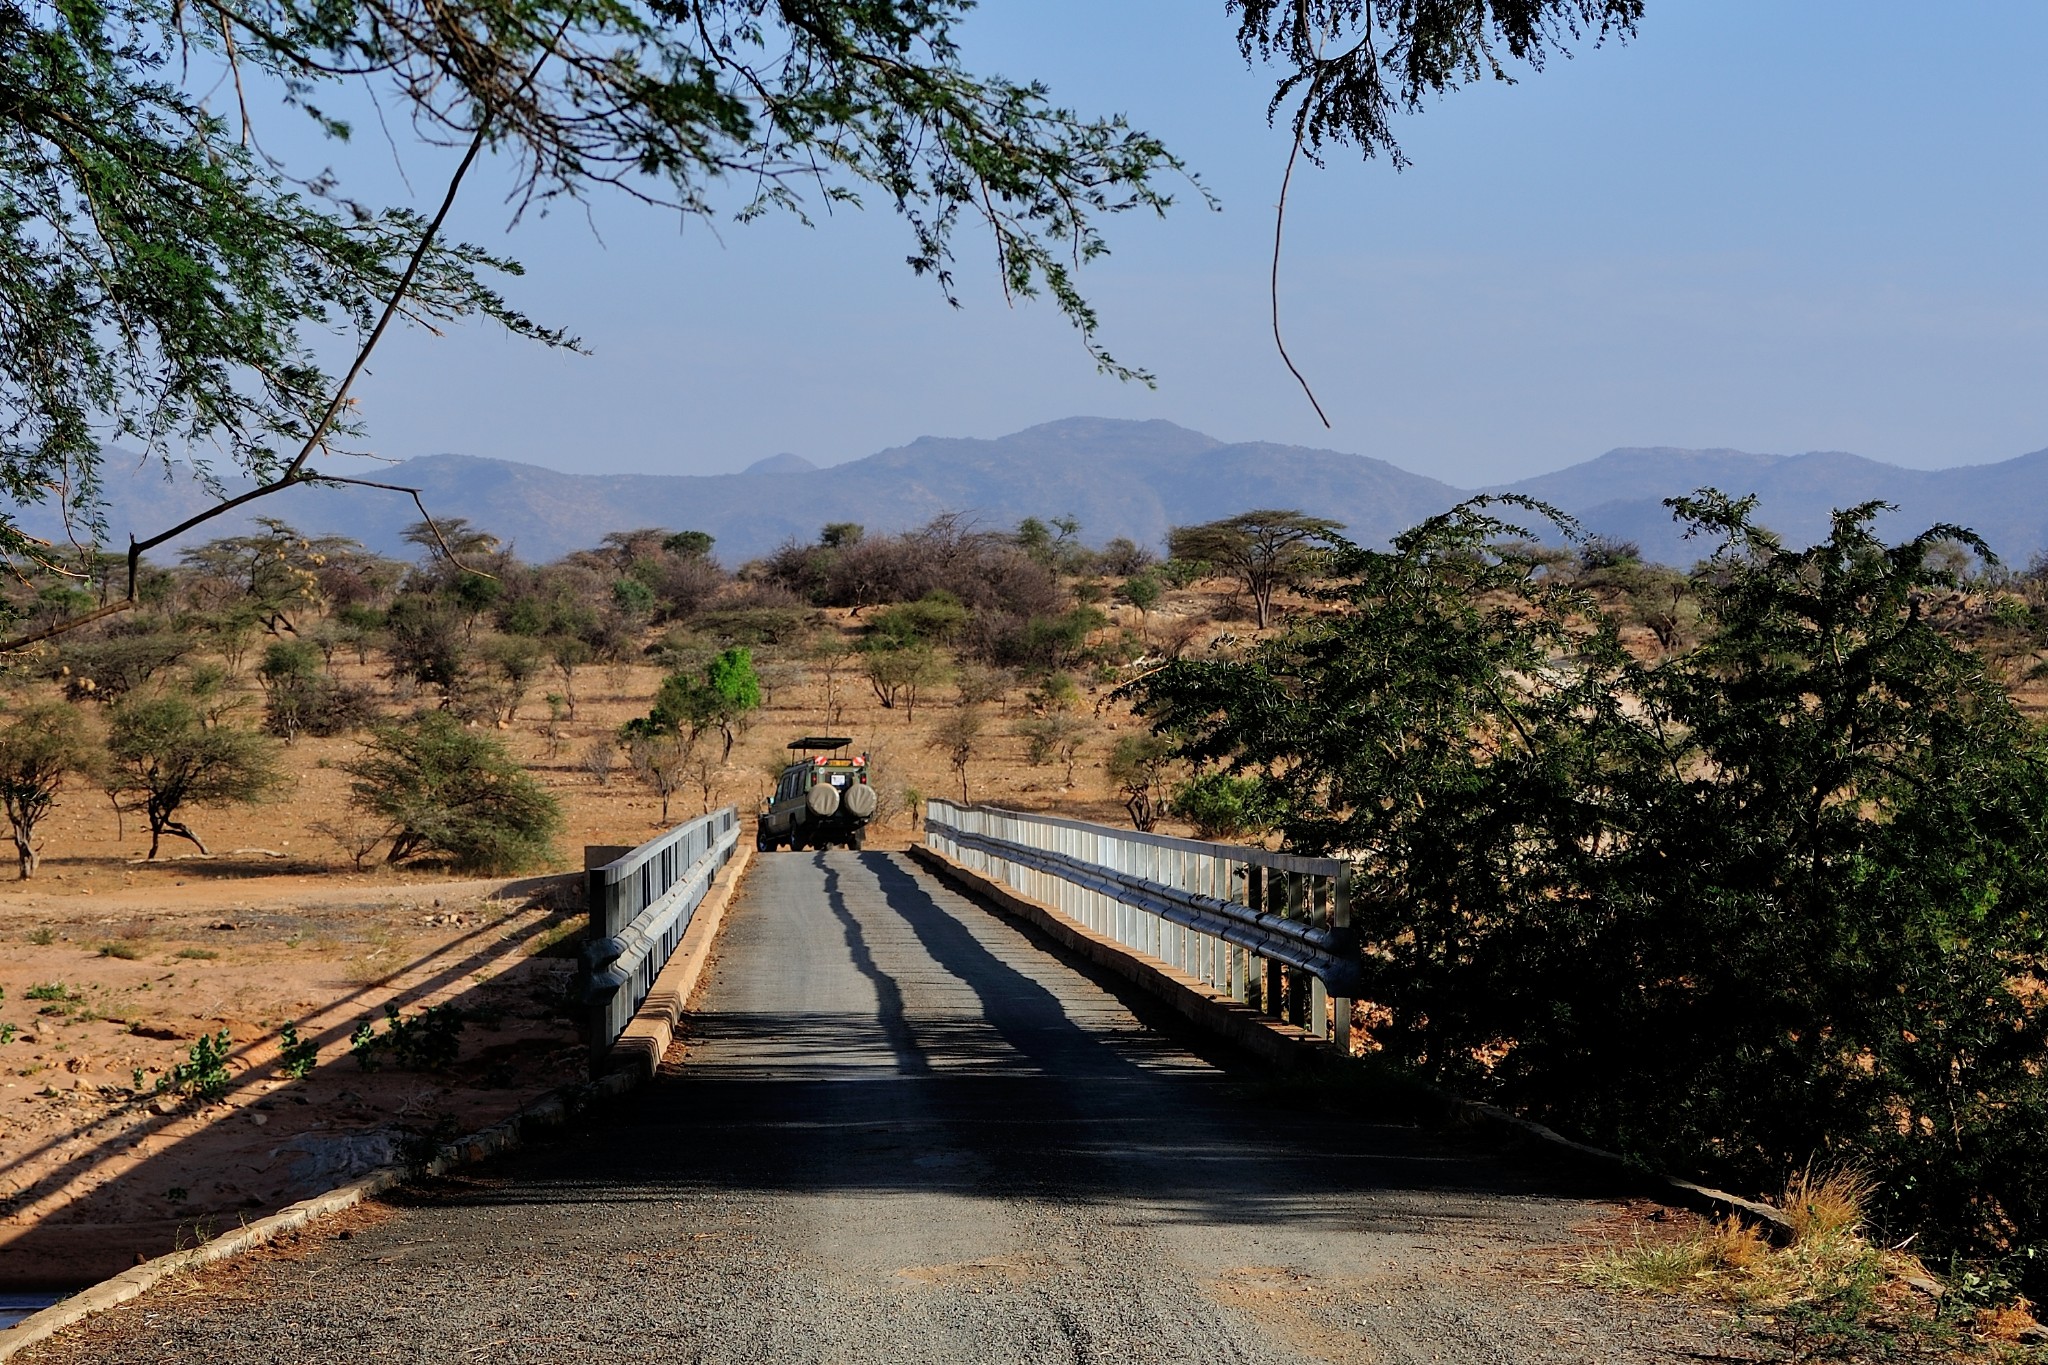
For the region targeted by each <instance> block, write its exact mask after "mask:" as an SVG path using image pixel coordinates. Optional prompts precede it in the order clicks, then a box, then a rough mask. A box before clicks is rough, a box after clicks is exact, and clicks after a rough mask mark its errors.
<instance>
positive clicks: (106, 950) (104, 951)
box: [100, 943, 142, 962]
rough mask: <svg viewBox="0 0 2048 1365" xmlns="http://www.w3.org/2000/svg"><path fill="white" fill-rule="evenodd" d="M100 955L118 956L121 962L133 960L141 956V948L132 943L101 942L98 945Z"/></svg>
mask: <svg viewBox="0 0 2048 1365" xmlns="http://www.w3.org/2000/svg"><path fill="white" fill-rule="evenodd" d="M100 956H101V957H118V958H120V959H121V960H122V961H123V962H133V961H134V960H135V959H136V958H138V957H141V956H142V950H141V949H139V948H137V947H136V946H135V945H134V944H132V943H102V944H101V945H100Z"/></svg>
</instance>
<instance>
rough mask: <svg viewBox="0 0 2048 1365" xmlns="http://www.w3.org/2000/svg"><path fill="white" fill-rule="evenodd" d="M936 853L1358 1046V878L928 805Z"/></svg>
mask: <svg viewBox="0 0 2048 1365" xmlns="http://www.w3.org/2000/svg"><path fill="white" fill-rule="evenodd" d="M925 842H926V844H927V845H928V846H930V847H931V848H932V849H933V850H934V851H936V852H939V853H943V854H945V855H946V856H947V857H949V858H951V859H953V860H954V861H956V862H959V863H961V864H963V865H965V866H967V867H971V868H973V869H974V870H975V871H977V872H981V873H984V874H986V875H988V876H990V877H993V878H995V879H997V880H1000V881H1002V882H1003V883H1004V884H1006V885H1008V886H1009V887H1011V888H1012V889H1014V890H1015V891H1017V892H1018V893H1019V894H1021V895H1024V896H1028V897H1030V898H1031V899H1032V900H1035V901H1037V902H1039V903H1040V904H1042V905H1046V906H1050V907H1051V908H1052V909H1054V910H1055V911H1057V912H1058V913H1060V914H1062V915H1064V916H1065V917H1067V918H1068V919H1071V920H1073V921H1074V922H1075V923H1077V924H1080V925H1082V926H1083V927H1085V928H1088V929H1091V930H1093V931H1094V932H1096V933H1099V934H1103V935H1106V936H1108V937H1109V938H1112V939H1114V940H1116V941H1117V942H1118V943H1121V944H1123V945H1124V946H1125V947H1127V948H1131V949H1134V950H1136V951H1137V952H1139V953H1142V954H1144V955H1145V956H1147V957H1150V958H1152V959H1154V960H1155V961H1158V962H1160V963H1163V964H1164V965H1166V966H1169V967H1172V968H1175V969H1176V970H1179V971H1182V972H1185V973H1187V974H1188V975H1190V976H1193V977H1196V978H1197V979H1199V980H1201V981H1203V982H1205V983H1206V984H1207V985H1209V986H1210V987H1211V988H1212V989H1214V990H1218V991H1225V992H1228V993H1229V995H1230V996H1231V998H1232V999H1235V1000H1238V1001H1241V1002H1245V1003H1251V1001H1252V997H1253V994H1254V992H1256V994H1257V1003H1258V1005H1259V1007H1260V1009H1261V1010H1262V1011H1263V1012H1264V1013H1266V1014H1268V1015H1271V1016H1273V1017H1274V1018H1285V1019H1287V1020H1289V1021H1291V1022H1293V1023H1295V1024H1298V1025H1300V1026H1301V1027H1302V1028H1304V1029H1306V1030H1308V1031H1309V1032H1310V1033H1311V1034H1313V1035H1315V1036H1316V1037H1318V1038H1325V1039H1329V1040H1331V1041H1333V1042H1334V1043H1336V1045H1337V1046H1338V1047H1340V1048H1343V1049H1346V1050H1348V1049H1349V1048H1350V1045H1351V1003H1352V999H1353V998H1354V997H1355V996H1356V994H1357V992H1358V985H1359V974H1360V968H1361V963H1360V959H1359V951H1358V940H1357V936H1356V933H1355V931H1354V930H1353V929H1352V928H1351V871H1350V868H1349V866H1348V865H1347V864H1345V863H1344V862H1343V861H1341V860H1339V859H1336V858H1302V857H1297V856H1295V855H1293V854H1288V853H1269V852H1267V851H1266V850H1265V849H1259V848H1244V847H1240V846H1239V845H1236V844H1218V843H1209V842H1206V841H1203V840H1197V839H1176V838H1173V837H1171V836H1168V835H1163V834H1142V833H1139V832H1138V831H1136V830H1127V829H1116V828H1113V827H1111V826H1109V825H1097V824H1091V823H1089V822H1087V821H1083V820H1063V819H1060V818H1058V817H1057V816H1050V815H1032V814H1027V813H1025V812H1022V811H1013V810H1004V809H1002V808H1001V807H997V806H959V805H955V804H954V803H952V802H951V801H943V800H936V799H934V800H930V801H927V803H926V805H925Z"/></svg>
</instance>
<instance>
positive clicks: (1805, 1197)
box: [1778, 1166, 1877, 1242]
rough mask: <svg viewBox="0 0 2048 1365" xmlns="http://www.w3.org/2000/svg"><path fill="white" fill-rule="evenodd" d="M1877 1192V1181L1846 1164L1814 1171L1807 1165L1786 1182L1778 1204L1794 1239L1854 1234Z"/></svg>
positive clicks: (1807, 1240) (1810, 1240) (1825, 1237)
mask: <svg viewBox="0 0 2048 1365" xmlns="http://www.w3.org/2000/svg"><path fill="white" fill-rule="evenodd" d="M1876 1193H1877V1182H1876V1181H1875V1180H1873V1179H1871V1177H1870V1175H1869V1174H1868V1173H1867V1172H1865V1171H1861V1170H1858V1169H1856V1168H1854V1167H1846V1166H1844V1167H1834V1168H1827V1169H1822V1170H1818V1171H1816V1170H1815V1169H1814V1168H1813V1167H1811V1166H1809V1167H1807V1168H1806V1169H1805V1170H1803V1171H1801V1172H1800V1173H1799V1174H1797V1175H1795V1176H1793V1177H1792V1178H1791V1179H1790V1180H1788V1181H1786V1182H1785V1193H1784V1195H1783V1196H1782V1197H1781V1198H1780V1199H1779V1200H1778V1207H1779V1208H1781V1209H1783V1210H1784V1211H1785V1216H1786V1217H1787V1218H1789V1219H1790V1220H1791V1221H1792V1236H1793V1239H1794V1240H1795V1241H1797V1242H1815V1241H1821V1240H1826V1239H1831V1238H1840V1237H1853V1236H1854V1235H1855V1234H1856V1233H1857V1232H1858V1231H1859V1230H1860V1229H1861V1228H1862V1226H1863V1213H1864V1210H1865V1209H1866V1208H1868V1207H1869V1205H1870V1201H1871V1198H1872V1196H1874V1195H1875V1194H1876Z"/></svg>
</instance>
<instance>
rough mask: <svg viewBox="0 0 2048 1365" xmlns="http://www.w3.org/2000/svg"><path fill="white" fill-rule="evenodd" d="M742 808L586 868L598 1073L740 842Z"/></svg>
mask: <svg viewBox="0 0 2048 1365" xmlns="http://www.w3.org/2000/svg"><path fill="white" fill-rule="evenodd" d="M739 838H740V813H739V807H737V806H725V807H722V808H721V809H718V810H715V811H713V812H711V813H710V814H709V815H704V816H699V817H698V818H697V819H695V820H692V821H690V822H689V823H688V824H683V825H678V826H676V827H675V828H674V829H672V830H670V831H668V833H666V834H662V835H658V836H656V837H655V838H653V839H650V840H648V841H647V842H646V843H644V844H642V845H640V847H638V848H636V849H634V850H633V851H632V852H630V853H627V854H626V855H625V856H623V857H620V858H617V859H614V860H613V861H612V862H609V863H606V864H605V865H604V866H603V867H595V868H592V869H591V870H590V872H589V873H588V874H587V877H588V882H587V886H588V891H589V898H590V942H589V944H588V945H586V946H585V947H584V949H583V1004H584V1010H585V1015H586V1021H587V1027H588V1032H589V1039H590V1060H591V1067H592V1069H593V1071H595V1070H598V1069H600V1068H602V1066H603V1064H604V1058H605V1055H606V1054H607V1053H608V1052H610V1051H611V1047H612V1044H613V1043H616V1042H617V1041H618V1040H619V1035H620V1034H621V1033H623V1032H625V1029H626V1025H627V1024H628V1023H630V1022H632V1019H633V1015H634V1013H635V1012H636V1011H637V1010H638V1009H639V1008H640V1005H641V1002H642V1001H644V1000H646V999H647V993H648V992H649V991H651V990H653V989H654V978H655V977H657V976H659V975H660V974H661V969H662V968H663V967H665V966H667V965H668V960H669V958H670V957H671V956H673V955H674V954H675V950H676V948H677V946H678V945H679V944H681V943H682V941H683V934H684V932H685V931H687V930H688V929H689V927H690V919H691V917H692V916H693V915H695V914H696V912H697V906H698V904H699V903H700V902H702V901H703V899H704V893H705V891H706V890H708V889H709V888H710V886H711V879H712V877H714V876H715V875H717V872H718V869H719V868H721V867H724V866H725V864H726V862H727V861H728V860H729V859H730V858H731V857H732V855H733V850H735V849H736V848H738V847H739Z"/></svg>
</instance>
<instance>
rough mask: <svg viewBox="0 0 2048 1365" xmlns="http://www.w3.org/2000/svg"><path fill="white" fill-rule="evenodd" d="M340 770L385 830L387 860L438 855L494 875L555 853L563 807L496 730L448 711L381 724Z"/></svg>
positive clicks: (359, 804)
mask: <svg viewBox="0 0 2048 1365" xmlns="http://www.w3.org/2000/svg"><path fill="white" fill-rule="evenodd" d="M347 767H348V773H349V776H350V778H351V779H352V780H351V781H350V783H349V799H350V801H351V802H352V803H353V804H354V805H355V806H356V808H357V809H359V810H361V811H363V812H365V813H367V814H369V815H372V816H374V817H376V818H377V819H379V820H382V821H384V822H385V823H386V824H387V825H388V826H389V827H390V829H391V830H392V835H391V847H390V849H389V850H388V851H387V853H386V854H385V861H386V862H392V863H396V862H402V861H404V860H405V859H407V858H410V857H414V856H417V855H419V854H423V853H440V854H444V855H446V856H447V857H448V858H450V859H451V860H452V861H453V862H454V863H455V865H456V866H457V867H459V868H462V869H464V870H467V871H474V872H482V873H490V874H497V873H506V872H517V871H521V870H523V869H525V868H527V867H531V866H533V865H535V864H537V863H543V862H546V861H547V860H548V859H549V858H550V857H552V856H553V852H554V840H555V838H556V836H557V835H559V834H560V833H561V830H562V811H561V807H560V806H559V805H557V804H556V802H555V799H554V798H553V797H552V796H550V795H548V793H547V792H546V791H545V790H543V789H542V788H541V785H540V784H539V783H538V782H536V781H534V780H533V777H532V776H531V775H530V774H529V773H527V771H526V770H525V769H523V768H521V767H520V766H519V765H518V764H517V763H515V762H514V761H513V760H512V757H511V755H509V754H507V753H506V752H505V746H504V745H503V744H502V743H500V742H499V740H498V738H497V736H496V735H493V734H487V733H483V732H480V731H475V730H468V729H465V728H463V725H462V723H461V722H460V721H458V720H456V719H455V717H453V716H451V715H449V714H448V713H447V712H445V711H428V712H425V713H423V714H421V715H419V716H416V717H414V718H413V719H412V720H409V721H405V722H403V723H400V724H396V725H386V726H381V727H379V728H378V729H376V730H375V731H373V732H372V734H371V737H370V740H369V742H368V743H367V744H366V745H365V746H364V750H363V753H362V755H361V756H360V757H358V758H357V759H355V760H354V761H353V762H351V763H349V764H348V765H347Z"/></svg>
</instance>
